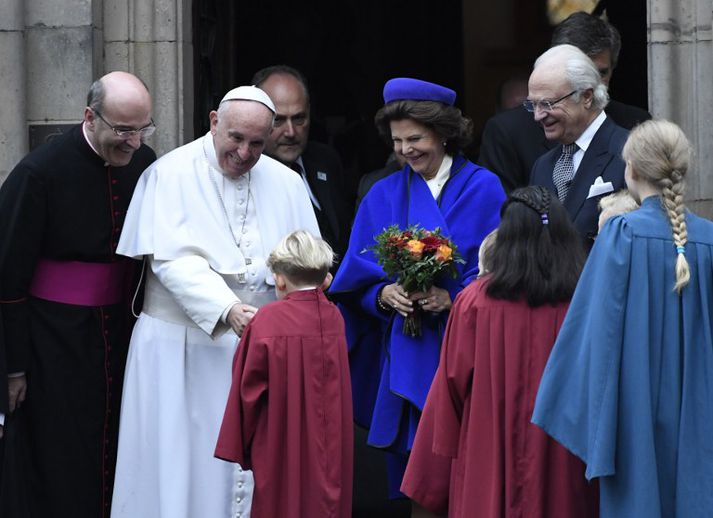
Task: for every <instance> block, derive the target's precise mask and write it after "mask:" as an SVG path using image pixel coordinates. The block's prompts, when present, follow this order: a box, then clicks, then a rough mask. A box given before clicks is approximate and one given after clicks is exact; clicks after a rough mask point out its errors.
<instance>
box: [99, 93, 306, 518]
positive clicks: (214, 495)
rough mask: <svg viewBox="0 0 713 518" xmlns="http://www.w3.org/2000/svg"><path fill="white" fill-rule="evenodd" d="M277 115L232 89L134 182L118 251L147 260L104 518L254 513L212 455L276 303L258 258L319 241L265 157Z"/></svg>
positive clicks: (246, 493) (295, 196)
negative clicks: (252, 328)
mask: <svg viewBox="0 0 713 518" xmlns="http://www.w3.org/2000/svg"><path fill="white" fill-rule="evenodd" d="M274 114H275V107H274V105H273V103H272V101H271V100H270V98H269V97H268V95H267V94H266V93H265V92H263V91H262V90H260V89H259V88H256V87H252V86H247V87H245V86H243V87H239V88H235V89H233V90H231V91H230V92H228V93H227V94H226V96H225V97H224V98H223V100H222V101H221V103H220V105H219V107H218V109H217V111H212V112H211V113H210V132H209V133H208V134H206V135H205V136H203V137H201V138H199V139H197V140H195V141H194V142H191V143H189V144H186V145H185V146H182V147H179V148H178V149H176V150H174V151H172V152H171V153H168V154H167V155H165V156H164V157H162V158H161V159H159V160H158V161H156V162H155V163H154V164H153V165H152V166H151V167H149V168H148V169H147V170H146V171H145V172H144V174H143V175H142V177H141V179H140V181H139V184H138V186H137V188H136V193H135V195H134V198H133V199H132V202H131V206H130V207H129V212H128V215H127V218H126V224H125V226H124V231H123V232H122V235H121V239H120V242H119V248H118V251H119V253H121V254H123V255H126V256H129V257H134V258H140V257H144V258H146V263H147V266H146V291H145V298H144V305H143V310H142V313H141V315H140V316H139V319H138V322H137V324H136V327H135V328H134V332H133V335H132V338H131V345H130V349H129V358H128V362H127V366H126V375H125V390H124V394H123V407H122V414H121V425H120V433H119V456H118V463H117V475H116V486H115V491H114V500H113V504H112V516H113V517H127V518H128V517H131V518H135V517H139V516H146V517H148V516H151V517H152V518H161V517H170V518H189V517H198V516H206V517H211V518H221V517H225V518H227V517H228V516H231V517H234V516H249V510H250V501H251V496H252V486H253V482H252V474H251V473H250V472H247V471H243V470H242V469H240V466H238V465H235V464H230V463H227V462H224V461H221V460H218V459H215V458H214V457H213V450H214V449H215V444H216V440H217V438H218V431H219V428H220V423H221V419H222V416H223V410H224V409H225V402H226V400H227V396H228V391H229V389H230V383H231V365H232V359H233V354H234V352H235V347H236V343H237V335H240V333H241V332H242V331H243V329H244V328H245V326H246V325H247V323H248V322H249V321H250V319H251V318H252V316H253V315H254V314H255V312H256V311H257V308H259V307H260V306H262V305H263V304H265V303H267V302H269V301H272V300H274V297H275V295H274V289H273V286H274V280H273V277H272V275H271V274H270V272H269V270H268V268H267V266H266V265H265V259H266V258H267V256H268V254H269V252H270V251H271V250H272V249H273V248H274V247H275V245H276V244H277V243H278V242H279V240H280V239H281V238H282V237H283V236H284V235H286V234H288V233H290V232H292V231H294V230H298V229H304V230H307V231H308V232H311V233H313V234H315V235H319V229H318V226H317V221H316V219H315V216H314V212H313V210H312V205H311V202H310V199H309V195H308V194H307V191H306V189H305V187H304V184H303V183H302V181H301V179H300V178H299V177H298V176H296V175H295V174H294V172H292V171H291V170H290V169H288V168H287V167H286V166H284V165H282V164H280V163H279V162H277V161H276V160H273V159H271V158H269V157H267V156H265V155H263V154H262V152H263V149H264V147H265V143H266V141H267V138H268V135H269V133H270V131H271V129H272V125H273V121H274Z"/></svg>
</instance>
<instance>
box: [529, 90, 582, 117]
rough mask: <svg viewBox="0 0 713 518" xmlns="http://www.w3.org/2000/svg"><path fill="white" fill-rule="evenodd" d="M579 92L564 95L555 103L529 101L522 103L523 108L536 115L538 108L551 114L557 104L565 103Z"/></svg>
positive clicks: (574, 91)
mask: <svg viewBox="0 0 713 518" xmlns="http://www.w3.org/2000/svg"><path fill="white" fill-rule="evenodd" d="M577 91H578V90H572V91H571V92H570V93H568V94H567V95H563V96H562V97H560V98H559V99H555V100H554V101H530V100H529V99H528V100H526V101H523V102H522V106H523V107H524V108H525V109H526V110H527V111H529V112H530V113H534V112H535V110H536V109H537V108H539V109H540V110H544V111H546V112H549V111H552V108H554V106H555V104H557V103H559V102H562V101H564V100H565V99H566V98H567V97H571V96H572V95H574V94H576V93H577Z"/></svg>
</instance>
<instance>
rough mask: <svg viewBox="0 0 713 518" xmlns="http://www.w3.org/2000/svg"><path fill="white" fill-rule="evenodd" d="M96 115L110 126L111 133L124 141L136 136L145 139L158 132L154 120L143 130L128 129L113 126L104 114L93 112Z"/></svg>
mask: <svg viewBox="0 0 713 518" xmlns="http://www.w3.org/2000/svg"><path fill="white" fill-rule="evenodd" d="M92 111H93V112H94V113H96V114H97V117H99V118H100V119H101V120H103V121H104V124H106V125H107V126H109V128H111V131H113V132H114V134H115V135H116V136H117V137H119V138H123V139H130V138H131V137H133V136H134V135H138V136H139V138H140V139H145V138H148V137H150V136H151V135H153V132H154V131H156V124H154V121H153V119H151V122H150V123H149V124H147V125H146V126H144V127H143V128H139V129H133V128H126V127H122V126H112V125H111V124H110V123H109V121H108V120H106V119H105V118H104V117H102V114H101V113H99V112H98V111H97V110H92Z"/></svg>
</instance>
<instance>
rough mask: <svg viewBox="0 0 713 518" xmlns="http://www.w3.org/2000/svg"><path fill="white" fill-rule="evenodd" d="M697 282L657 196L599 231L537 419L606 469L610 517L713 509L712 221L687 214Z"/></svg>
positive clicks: (604, 499)
mask: <svg viewBox="0 0 713 518" xmlns="http://www.w3.org/2000/svg"><path fill="white" fill-rule="evenodd" d="M686 223H687V227H688V243H687V244H686V259H687V260H688V263H689V266H690V269H691V280H690V283H689V284H688V285H687V286H686V287H685V288H683V291H682V293H681V295H680V296H679V295H678V294H677V293H676V292H675V291H673V285H674V281H675V270H674V265H675V261H676V247H675V246H674V244H673V240H672V235H671V226H670V224H669V222H668V218H667V217H666V215H665V212H664V211H663V209H662V207H661V204H660V201H659V198H658V197H656V196H652V197H649V198H646V199H645V200H644V202H643V204H642V207H641V209H639V210H637V211H634V212H632V213H630V214H626V215H624V216H620V217H616V218H612V220H610V221H609V222H607V224H606V225H605V226H604V228H603V229H602V232H601V234H600V235H599V237H597V240H596V242H595V244H594V248H593V249H592V252H591V254H590V256H589V260H588V261H587V264H586V266H585V268H584V271H583V273H582V277H581V279H580V281H579V284H578V285H577V289H576V291H575V294H574V297H573V299H572V303H571V305H570V309H569V312H568V313H567V316H566V318H565V321H564V324H563V326H562V329H561V331H560V334H559V336H558V338H557V342H556V343H555V347H554V349H553V352H552V354H551V356H550V359H549V361H548V363H547V367H546V369H545V372H544V374H543V376H542V382H541V384H540V388H539V392H538V395H537V401H536V404H535V411H534V416H533V418H532V420H533V422H534V423H535V424H537V425H539V426H540V427H542V428H543V429H544V430H545V431H546V432H547V433H548V434H549V435H551V436H552V437H553V438H554V439H556V440H557V441H558V442H560V443H561V444H563V445H564V446H565V447H566V448H568V449H569V450H570V451H572V453H574V454H576V455H577V456H579V457H580V458H582V460H583V461H584V462H585V463H586V464H587V471H586V476H587V478H588V479H592V478H596V477H599V483H600V485H599V487H600V495H601V496H600V498H601V507H600V509H601V511H600V512H601V514H600V515H601V516H602V517H604V518H614V517H621V518H624V517H627V518H628V517H631V516H646V517H647V518H657V517H666V518H668V517H681V518H683V517H685V518H697V517H701V518H702V517H710V516H713V447H712V446H711V438H713V316H712V312H713V223H711V222H710V221H707V220H704V219H702V218H699V217H697V216H695V215H694V214H691V213H686Z"/></svg>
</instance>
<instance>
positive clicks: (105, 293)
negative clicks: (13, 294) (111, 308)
mask: <svg viewBox="0 0 713 518" xmlns="http://www.w3.org/2000/svg"><path fill="white" fill-rule="evenodd" d="M126 266H127V261H125V260H121V261H117V262H114V263H85V262H80V261H54V260H51V259H40V260H39V261H38V262H37V267H36V268H35V275H34V277H33V278H32V284H31V286H30V294H31V295H32V296H34V297H37V298H39V299H44V300H51V301H53V302H61V303H64V304H73V305H77V306H108V305H111V304H116V303H118V302H121V300H122V299H123V297H124V287H125V283H124V273H125V271H126Z"/></svg>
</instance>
